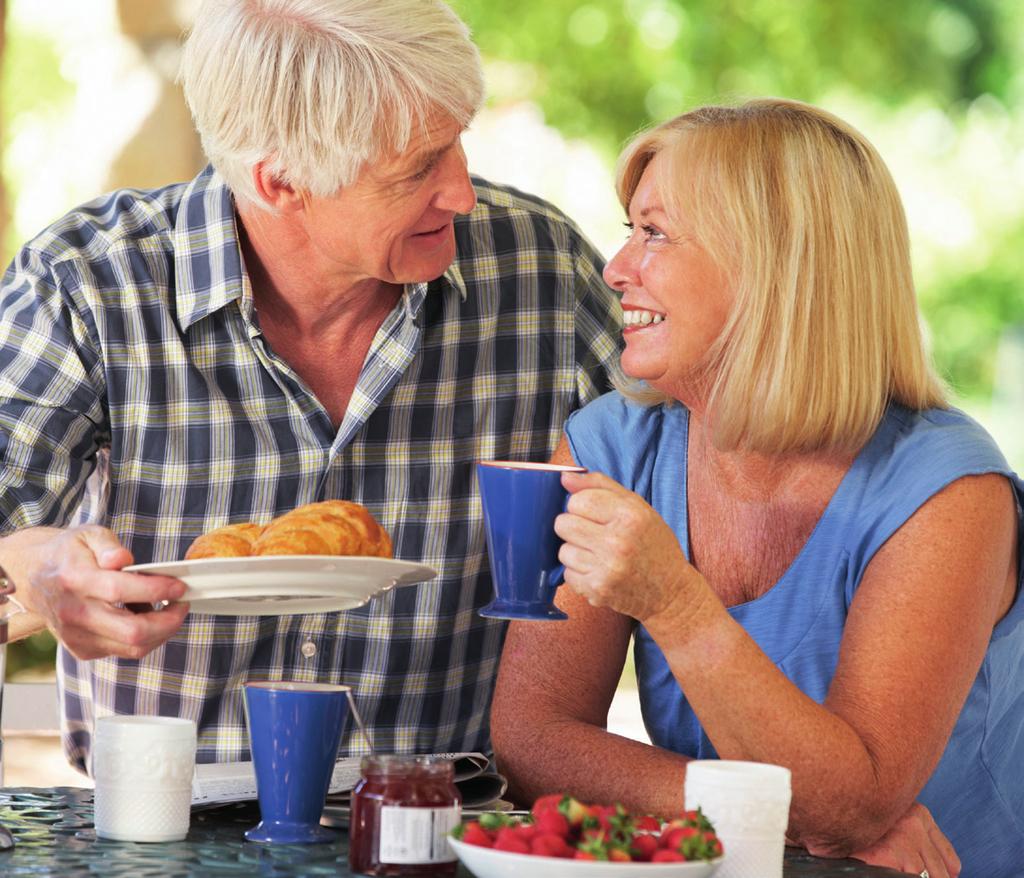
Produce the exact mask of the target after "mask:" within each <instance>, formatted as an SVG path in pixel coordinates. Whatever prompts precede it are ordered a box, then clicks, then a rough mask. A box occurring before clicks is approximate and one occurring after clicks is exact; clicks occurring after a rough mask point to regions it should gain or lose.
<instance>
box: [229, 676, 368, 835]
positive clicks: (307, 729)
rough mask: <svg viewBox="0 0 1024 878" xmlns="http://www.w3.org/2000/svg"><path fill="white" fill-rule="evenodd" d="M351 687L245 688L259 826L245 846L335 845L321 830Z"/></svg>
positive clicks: (250, 832)
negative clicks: (274, 844) (258, 809)
mask: <svg viewBox="0 0 1024 878" xmlns="http://www.w3.org/2000/svg"><path fill="white" fill-rule="evenodd" d="M351 692H352V690H351V687H349V686H335V685H332V684H328V683H284V682H277V683H275V682H253V683H246V684H245V707H246V718H247V720H248V723H249V749H250V750H251V751H252V763H253V767H254V768H255V770H256V797H257V798H258V799H259V803H260V817H261V818H262V819H261V820H260V823H259V825H257V826H256V827H254V828H253V829H250V830H248V831H247V832H246V833H245V837H246V838H247V839H248V840H249V841H258V842H265V843H282V844H296V843H299V844H303V843H304V844H311V843H316V842H328V841H336V840H337V838H338V835H337V833H336V832H332V831H331V830H329V829H324V828H322V827H321V826H320V815H321V814H322V813H323V809H324V800H325V799H326V798H327V790H328V787H329V786H330V784H331V775H332V773H333V772H334V762H335V760H336V759H337V756H338V744H339V743H340V741H341V732H342V728H343V727H344V725H345V719H346V717H347V716H348V708H349V699H350V698H351Z"/></svg>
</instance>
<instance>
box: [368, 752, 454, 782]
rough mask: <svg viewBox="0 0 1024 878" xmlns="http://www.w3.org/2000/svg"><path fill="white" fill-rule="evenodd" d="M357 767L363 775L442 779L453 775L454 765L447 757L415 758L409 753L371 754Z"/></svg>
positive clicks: (415, 756)
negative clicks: (418, 776)
mask: <svg viewBox="0 0 1024 878" xmlns="http://www.w3.org/2000/svg"><path fill="white" fill-rule="evenodd" d="M359 767H360V768H361V769H362V772H363V774H364V775H365V774H384V775H399V776H408V775H420V776H423V777H444V776H445V775H454V773H455V763H454V762H452V760H451V759H448V758H447V757H444V756H417V755H415V754H411V753H372V754H370V755H368V756H364V757H363V758H362V761H361V762H360V766H359Z"/></svg>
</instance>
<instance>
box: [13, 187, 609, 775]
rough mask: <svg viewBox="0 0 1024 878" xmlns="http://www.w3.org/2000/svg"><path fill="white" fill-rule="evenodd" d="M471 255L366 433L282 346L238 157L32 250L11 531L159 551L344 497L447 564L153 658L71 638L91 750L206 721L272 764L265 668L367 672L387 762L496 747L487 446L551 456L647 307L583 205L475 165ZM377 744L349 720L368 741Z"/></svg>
mask: <svg viewBox="0 0 1024 878" xmlns="http://www.w3.org/2000/svg"><path fill="white" fill-rule="evenodd" d="M474 183H475V185H476V187H477V194H478V197H479V203H478V205H477V207H476V209H475V210H474V211H473V213H472V214H471V215H470V216H468V217H461V218H459V219H458V220H457V221H456V238H457V247H458V254H459V255H458V258H457V260H456V261H455V263H454V264H453V265H452V266H451V267H450V269H449V270H448V271H447V272H446V273H445V274H444V276H443V277H441V278H438V279H437V280H435V281H432V282H430V283H424V284H417V285H408V286H407V287H406V289H405V290H404V294H403V296H402V299H401V300H400V301H399V303H398V304H397V305H396V307H395V309H394V311H393V312H392V313H391V314H390V315H389V316H388V318H387V319H386V320H385V321H384V323H383V325H382V326H381V328H380V330H379V332H378V333H377V336H376V338H375V339H374V341H373V343H372V346H371V349H370V352H369V354H368V356H367V359H366V362H365V363H364V365H363V369H362V372H361V374H360V377H359V381H358V386H357V388H356V390H355V393H354V395H353V397H352V400H351V402H350V404H349V407H348V411H347V413H346V415H345V418H344V421H343V423H342V424H341V427H340V429H339V430H335V429H334V427H333V426H332V424H331V421H330V419H329V417H328V415H327V412H326V411H325V410H324V408H323V407H322V406H321V405H320V403H319V402H318V401H317V399H316V397H315V396H314V395H313V393H312V392H311V391H310V390H309V388H308V387H307V386H306V385H305V384H304V382H303V381H302V379H301V378H300V377H299V376H298V375H297V374H296V373H295V372H294V371H293V370H292V369H291V368H290V367H289V366H288V363H287V362H286V357H285V356H284V352H275V351H274V350H272V349H271V347H270V346H269V344H268V343H267V341H266V340H265V339H264V338H263V336H262V334H261V332H260V327H259V323H258V319H257V317H256V315H255V314H254V309H253V300H252V293H251V290H250V287H249V283H248V278H247V276H246V274H245V271H244V268H243V265H242V259H241V254H240V251H239V245H238V236H237V229H236V225H235V213H234V209H233V203H232V200H231V196H230V194H229V192H228V191H227V189H226V187H225V186H224V183H223V181H222V180H221V179H220V178H219V177H218V176H217V175H216V174H215V173H213V172H212V171H210V170H209V169H207V171H205V172H203V173H202V174H200V176H199V177H197V178H196V179H195V180H193V181H192V182H190V183H187V184H180V185H175V186H170V187H167V188H165V189H161V190H156V191H152V192H142V191H131V190H125V191H120V192H116V193H114V194H112V195H109V196H106V197H104V198H101V199H98V200H96V201H94V202H91V203H90V204H87V205H85V206H83V207H81V208H79V209H78V210H75V211H74V212H72V213H71V214H69V215H68V216H66V217H64V218H63V219H62V220H60V221H59V222H57V223H56V224H55V225H53V226H51V227H50V228H49V229H47V230H46V231H44V232H43V233H42V234H41V235H39V236H38V237H36V238H35V239H34V240H33V241H31V242H30V243H29V244H28V245H26V246H25V247H24V249H23V250H22V251H21V252H20V253H19V254H18V256H17V257H16V259H15V260H14V262H13V263H12V265H11V266H10V268H9V269H8V270H7V273H6V275H5V277H4V281H3V287H2V292H0V523H2V528H3V530H4V531H5V532H6V531H10V530H13V529H16V528H21V527H26V526H30V525H42V524H50V525H65V524H68V523H71V522H74V521H75V520H87V521H93V522H98V523H102V524H104V525H105V526H107V527H109V528H111V529H112V530H113V531H114V533H116V534H117V536H118V537H119V538H120V539H121V540H122V541H123V542H124V544H125V545H126V546H128V548H129V549H131V551H132V552H133V553H134V555H135V560H136V561H137V562H140V563H141V562H146V561H161V560H173V559H177V558H180V557H182V555H183V553H184V551H185V548H186V547H187V546H188V544H189V543H190V542H191V540H192V539H193V538H194V537H196V536H197V535H198V534H200V533H203V532H204V531H207V530H209V529H211V528H214V527H218V526H220V525H223V524H227V523H229V522H236V521H246V520H256V521H264V520H269V519H270V518H271V517H273V516H275V515H278V514H280V513H282V512H285V511H287V510H289V509H292V508H294V507H295V506H297V505H299V504H303V503H308V502H312V501H316V500H322V499H325V498H333V497H338V498H346V499H351V500H356V501H358V502H360V503H363V504H365V505H366V506H367V507H368V508H369V509H370V510H371V512H373V514H374V515H375V516H376V517H377V518H378V520H379V521H380V522H381V523H382V524H383V525H384V527H386V528H387V529H388V531H389V532H390V533H391V535H392V537H393V540H394V545H395V556H396V557H397V558H401V559H405V560H410V561H416V562H421V563H424V564H429V565H431V566H432V567H434V568H436V569H437V571H438V576H437V579H436V580H434V581H432V582H429V583H426V584H423V585H420V586H416V587H409V588H402V589H396V590H393V591H390V592H388V593H387V594H384V595H383V596H381V597H379V598H375V599H373V600H371V601H370V602H369V604H367V605H366V606H364V607H362V608H360V609H357V610H352V611H349V612H344V613H329V614H319V615H305V616H284V617H239V618H236V617H224V616H208V615H190V616H189V617H188V618H187V619H186V622H185V624H184V626H183V628H182V629H181V630H180V632H179V633H178V634H177V635H176V636H174V637H173V638H172V639H171V640H170V641H169V642H167V643H166V644H165V645H164V646H163V647H161V648H160V649H158V650H156V651H155V652H153V653H152V654H150V655H149V656H147V657H146V658H145V659H143V660H141V661H130V660H120V659H103V660H97V661H91V662H79V661H77V660H75V659H74V658H73V657H72V656H71V655H70V654H69V653H67V652H64V651H62V653H61V655H60V656H59V661H58V665H59V667H58V675H59V683H60V686H61V689H62V697H63V703H64V710H65V726H64V734H65V748H66V750H67V752H68V756H69V758H70V759H71V760H72V761H73V762H76V763H77V764H79V765H81V766H84V765H85V764H86V762H87V758H88V752H89V746H90V736H91V729H92V724H93V719H94V717H95V716H96V715H104V714H108V713H111V712H117V713H151V714H170V715H180V716H185V717H191V718H192V719H194V720H195V721H196V722H197V723H198V726H199V753H198V758H199V760H200V761H203V762H211V761H224V760H232V759H239V758H246V757H247V754H248V746H247V739H246V726H245V718H244V713H243V707H242V689H241V684H242V682H243V681H245V680H246V679H248V678H256V679H260V678H262V679H281V678H284V679H291V680H299V681H307V680H308V681H313V680H316V681H321V682H336V683H345V684H349V685H351V686H352V687H353V688H354V693H355V697H356V699H357V701H358V704H359V707H360V709H361V712H362V714H363V716H364V718H365V719H366V721H367V724H368V725H369V727H370V729H371V732H372V736H373V739H374V745H375V746H376V747H377V748H378V749H380V750H382V751H396V752H436V751H463V750H470V751H471V750H487V749H488V747H489V737H488V731H487V711H488V708H489V704H490V695H491V689H492V685H493V682H494V678H495V674H496V671H497V664H498V657H499V653H500V649H501V643H502V637H503V633H504V628H503V625H502V623H500V622H495V621H493V620H486V619H482V618H481V617H480V616H478V615H477V609H478V608H479V607H480V606H482V605H483V604H485V603H486V602H487V601H488V600H489V599H490V598H491V596H492V592H491V582H490V573H489V569H488V564H487V558H486V547H485V541H484V536H483V530H482V524H481V512H480V501H479V499H478V496H477V491H476V486H475V478H474V468H473V464H474V461H476V460H478V459H486V458H498V459H501V458H505V459H521V460H544V459H546V458H547V457H548V456H549V455H550V454H551V452H552V451H553V449H554V447H555V445H556V444H557V442H558V440H559V438H560V436H561V434H562V425H563V423H564V421H565V418H566V416H567V415H568V414H569V412H570V411H572V410H573V409H575V408H577V407H579V406H580V405H581V404H583V403H585V402H587V401H589V400H591V399H593V398H595V397H596V396H598V395H600V394H601V393H602V392H604V391H605V390H606V389H607V387H608V385H607V377H606V374H607V371H608V370H609V369H611V368H613V364H614V362H615V361H616V359H617V354H618V346H619V343H620V325H619V322H620V311H619V309H618V307H617V305H616V301H615V297H614V294H613V293H612V292H611V291H610V290H609V289H608V288H607V287H606V286H605V285H604V284H603V282H602V281H601V275H600V268H601V266H600V258H599V257H598V256H597V254H596V253H595V252H594V251H593V250H592V248H591V247H590V246H589V245H588V244H587V242H586V241H585V240H584V239H583V238H582V237H581V235H580V234H579V232H578V230H577V229H576V228H575V227H574V226H573V225H572V224H571V223H570V222H569V221H568V220H567V219H566V218H565V217H564V216H563V215H562V214H561V213H559V212H558V211H557V210H555V209H554V208H552V207H551V206H550V205H548V204H546V203H544V202H543V201H540V200H538V199H535V198H531V197H529V196H526V195H523V194H522V193H518V192H515V191H513V190H511V189H507V188H501V187H498V186H494V185H491V184H488V183H486V182H484V181H482V180H474ZM364 747H365V745H364V743H363V741H362V739H361V738H360V737H359V735H358V734H353V733H351V732H348V733H346V737H345V739H344V741H343V743H342V750H343V752H344V753H347V754H358V753H360V752H362V751H363V749H364Z"/></svg>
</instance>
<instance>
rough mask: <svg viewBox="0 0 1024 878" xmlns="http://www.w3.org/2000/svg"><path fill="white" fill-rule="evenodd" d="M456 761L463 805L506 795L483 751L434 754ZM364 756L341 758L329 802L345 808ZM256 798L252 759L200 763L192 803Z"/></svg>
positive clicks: (471, 805)
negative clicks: (250, 760)
mask: <svg viewBox="0 0 1024 878" xmlns="http://www.w3.org/2000/svg"><path fill="white" fill-rule="evenodd" d="M431 755H434V756H437V757H440V758H443V759H451V760H453V761H454V762H455V785H456V786H457V787H458V788H459V792H460V793H461V794H462V807H463V808H469V809H481V808H487V807H488V806H491V805H493V804H495V803H496V802H497V801H498V800H499V799H501V797H502V796H503V795H504V793H505V790H506V788H507V787H508V782H507V781H506V780H505V778H504V777H502V776H501V775H500V774H497V773H495V772H492V771H488V770H487V766H488V764H489V762H488V759H487V757H486V756H484V754H483V753H436V754H431ZM360 762H361V757H358V756H353V757H349V758H346V759H339V760H338V761H337V762H335V763H334V773H333V775H332V776H331V785H330V788H329V792H328V800H327V801H328V804H329V805H336V806H340V807H342V808H344V807H345V806H347V805H348V794H349V793H351V792H352V789H353V788H354V787H355V785H356V784H357V783H358V782H359V776H360V772H359V763H360ZM255 798H256V773H255V771H254V770H253V767H252V763H251V762H208V763H200V764H199V765H196V772H195V775H194V777H193V779H192V804H193V805H194V806H195V805H214V804H219V803H221V802H241V801H244V800H246V799H255Z"/></svg>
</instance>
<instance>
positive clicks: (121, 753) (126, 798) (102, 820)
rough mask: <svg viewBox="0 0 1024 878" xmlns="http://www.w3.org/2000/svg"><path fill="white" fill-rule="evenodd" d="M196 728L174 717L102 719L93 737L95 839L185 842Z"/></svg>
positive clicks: (192, 724) (193, 768)
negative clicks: (183, 840) (97, 837)
mask: <svg viewBox="0 0 1024 878" xmlns="http://www.w3.org/2000/svg"><path fill="white" fill-rule="evenodd" d="M195 765H196V724H195V723H194V722H193V721H192V720H190V719H178V718H177V717H169V716H102V717H99V719H97V720H96V731H95V734H94V736H93V749H92V774H93V779H94V781H95V783H96V789H95V792H94V802H95V809H94V810H95V814H94V822H95V825H96V835H97V836H99V837H100V838H111V839H116V840H118V841H181V839H183V838H184V837H185V836H186V835H187V834H188V824H189V813H190V808H191V805H192V777H193V775H194V774H195Z"/></svg>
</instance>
